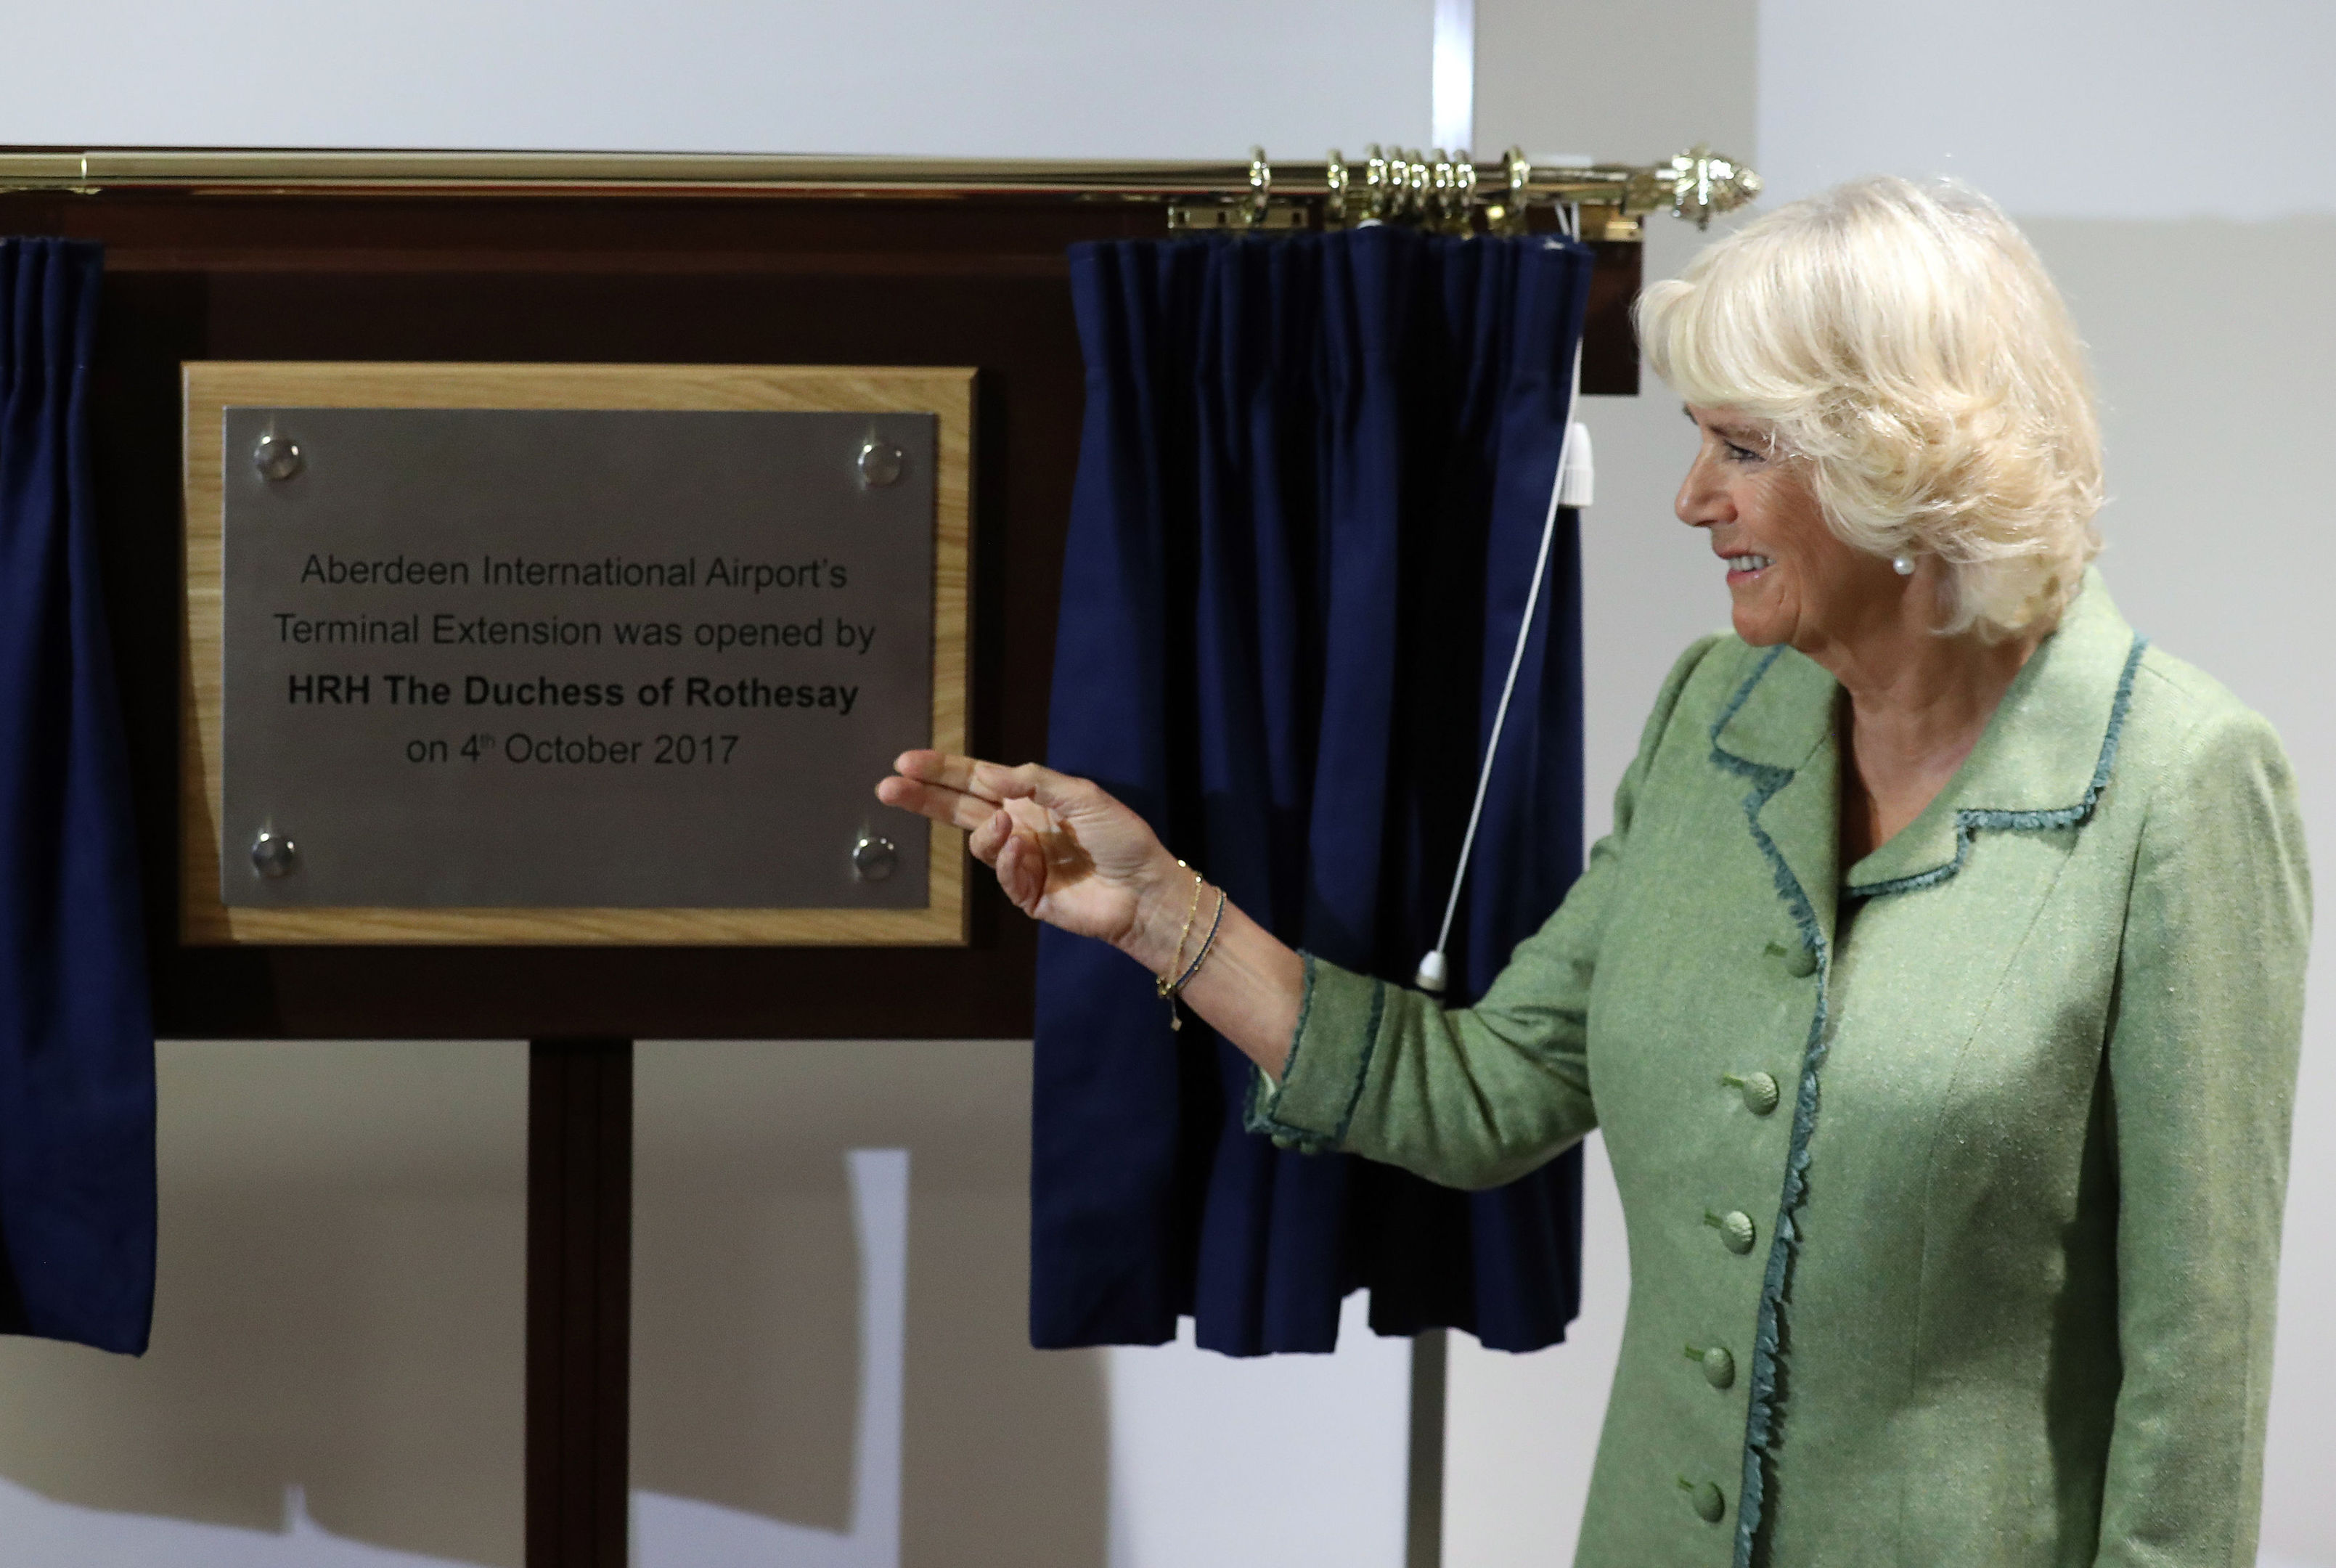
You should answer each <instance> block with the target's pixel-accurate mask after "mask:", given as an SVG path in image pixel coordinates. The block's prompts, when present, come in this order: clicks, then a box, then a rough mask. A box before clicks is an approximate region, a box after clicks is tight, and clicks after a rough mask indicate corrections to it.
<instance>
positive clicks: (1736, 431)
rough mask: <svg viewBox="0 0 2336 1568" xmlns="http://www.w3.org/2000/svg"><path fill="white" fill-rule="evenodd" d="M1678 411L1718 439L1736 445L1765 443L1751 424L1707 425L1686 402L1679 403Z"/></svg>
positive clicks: (1689, 421)
mask: <svg viewBox="0 0 2336 1568" xmlns="http://www.w3.org/2000/svg"><path fill="white" fill-rule="evenodd" d="M1679 412H1680V413H1681V414H1686V415H1687V422H1688V423H1689V424H1692V425H1694V426H1695V427H1696V428H1697V429H1698V430H1707V429H1708V430H1709V431H1710V432H1711V433H1712V434H1714V435H1717V436H1718V437H1719V438H1720V439H1722V440H1723V441H1732V442H1734V443H1736V444H1737V445H1738V446H1761V445H1764V444H1766V443H1765V441H1764V438H1763V437H1762V436H1761V434H1760V433H1759V432H1758V431H1757V430H1754V429H1753V428H1752V427H1751V426H1749V425H1746V424H1712V425H1707V424H1704V423H1703V421H1701V420H1699V419H1698V418H1697V417H1696V416H1695V410H1693V409H1692V408H1689V406H1688V405H1687V404H1679Z"/></svg>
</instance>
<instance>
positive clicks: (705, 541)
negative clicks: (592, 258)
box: [219, 408, 937, 909]
mask: <svg viewBox="0 0 2336 1568" xmlns="http://www.w3.org/2000/svg"><path fill="white" fill-rule="evenodd" d="M225 420H226V431H225V435H226V452H225V459H224V465H225V473H224V475H223V478H224V480H225V486H224V493H225V496H226V508H225V517H224V528H225V538H224V548H225V579H224V586H225V602H224V606H223V614H222V624H223V658H224V660H225V669H224V671H223V676H224V696H225V700H224V710H223V711H224V720H225V722H224V725H223V733H224V742H223V745H222V752H223V759H222V769H223V775H224V786H225V793H224V808H223V822H222V824H221V825H222V829H223V832H224V834H225V844H224V851H225V852H224V854H223V855H222V858H221V868H220V888H219V891H220V896H221V898H222V900H223V901H225V902H227V903H229V904H230V905H242V906H258V907H263V908H297V907H303V906H335V905H376V906H386V907H393V908H445V907H453V908H462V907H474V908H556V907H610V908H644V909H653V908H691V909H788V908H818V909H833V908H854V907H857V908H865V909H900V908H921V907H923V905H924V904H925V902H926V890H925V883H926V856H927V842H928V841H927V836H926V833H925V828H924V823H922V822H921V820H920V819H916V818H912V817H910V816H909V815H908V814H907V813H900V812H892V811H887V810H885V809H884V808H883V807H882V806H881V805H879V804H878V803H877V802H876V800H875V798H874V795H873V794H872V791H873V789H874V786H875V784H876V781H877V780H878V779H880V778H881V777H883V776H884V774H885V773H886V772H887V771H889V768H890V765H891V759H892V758H893V756H894V755H897V754H898V753H900V751H901V750H903V749H905V748H907V747H910V746H918V745H926V744H929V741H930V736H931V733H932V664H933V647H932V635H933V559H934V544H933V529H934V498H935V489H934V478H935V468H934V462H935V441H936V436H937V422H936V420H935V419H934V417H933V416H932V415H930V414H824V413H822V414H805V413H671V412H646V411H643V412H634V411H621V412H600V411H581V410H579V411H568V410H560V411H532V410H530V411H509V410H486V409H458V410H445V409H313V408H230V409H229V410H228V411H227V412H226V414H225ZM270 435H273V436H275V437H277V438H278V439H279V440H288V441H289V442H291V443H294V444H295V445H297V448H298V453H299V456H298V467H297V472H294V473H293V474H292V475H291V476H290V477H289V478H280V479H271V478H268V477H267V476H265V475H263V474H262V473H261V472H260V471H259V469H258V467H257V466H256V465H255V463H254V462H253V453H254V452H255V450H256V449H257V448H258V444H259V443H260V442H261V441H262V440H263V439H265V438H267V437H268V436H270ZM871 439H874V440H876V441H879V442H881V443H890V445H891V446H892V447H894V448H897V449H898V451H899V452H900V453H901V454H902V457H903V461H902V462H901V463H900V465H899V473H898V477H897V479H894V480H893V481H892V482H890V483H883V484H878V483H871V482H868V480H867V479H866V478H865V477H864V476H863V473H862V469H861V463H860V461H859V460H860V454H861V449H862V447H863V445H864V444H865V443H868V442H869V441H870V440H871ZM279 450H280V449H279ZM278 466H279V467H280V466H281V465H280V464H279V465H278ZM876 468H877V472H880V473H882V472H889V471H888V470H886V469H885V468H884V467H883V465H881V464H878V465H876ZM263 832H266V833H272V834H274V835H276V836H277V838H278V839H287V840H289V841H290V842H291V843H292V845H293V854H292V858H291V868H290V870H289V871H288V872H283V874H281V875H276V876H267V875H263V874H261V872H259V871H258V869H257V868H256V867H255V865H254V863H253V861H252V857H251V854H250V849H251V846H252V844H253V842H255V840H256V839H257V838H258V835H259V834H260V833H263ZM865 833H876V834H881V836H882V837H883V838H885V839H887V840H889V841H891V842H892V843H893V844H894V845H896V846H897V850H898V853H897V856H896V857H895V859H894V866H895V869H893V870H892V872H891V874H890V875H889V876H886V877H883V878H882V879H881V880H871V879H870V878H869V877H867V876H865V875H863V874H862V873H861V872H860V871H858V870H855V868H854V865H853V848H854V846H855V844H856V843H858V842H859V841H860V840H861V836H862V835H863V834H865ZM862 858H863V859H865V858H866V857H865V856H863V857H862ZM277 869H279V870H280V869H281V868H280V866H279V867H278V868H277Z"/></svg>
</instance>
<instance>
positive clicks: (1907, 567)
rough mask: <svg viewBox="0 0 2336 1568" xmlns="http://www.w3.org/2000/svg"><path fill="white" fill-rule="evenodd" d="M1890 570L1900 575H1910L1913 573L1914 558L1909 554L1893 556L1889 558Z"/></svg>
mask: <svg viewBox="0 0 2336 1568" xmlns="http://www.w3.org/2000/svg"><path fill="white" fill-rule="evenodd" d="M1890 570H1893V571H1894V572H1896V573H1897V574H1898V575H1899V576H1900V577H1912V576H1913V575H1914V558H1913V556H1911V555H1898V556H1893V557H1891V558H1890Z"/></svg>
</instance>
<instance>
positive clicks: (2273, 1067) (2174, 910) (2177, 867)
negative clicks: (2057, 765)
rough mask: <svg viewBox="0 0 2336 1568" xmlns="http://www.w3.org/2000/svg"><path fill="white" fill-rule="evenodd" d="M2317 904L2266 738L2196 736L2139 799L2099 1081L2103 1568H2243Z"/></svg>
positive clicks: (2259, 730)
mask: <svg viewBox="0 0 2336 1568" xmlns="http://www.w3.org/2000/svg"><path fill="white" fill-rule="evenodd" d="M2311 924H2312V889H2311V877H2310V872H2309V871H2308V869H2307V867H2306V864H2305V858H2304V841H2303V827H2302V822H2301V820H2300V818H2299V815H2298V812H2297V808H2296V799H2295V788H2294V783H2293V780H2292V775H2291V774H2290V773H2289V770H2288V765H2287V758H2286V756H2285V755H2283V754H2282V751H2281V749H2280V745H2279V741H2278V739H2277V737H2276V736H2275V735H2273V733H2272V730H2271V726H2269V725H2268V724H2266V723H2265V722H2264V721H2263V720H2262V719H2261V718H2259V717H2257V716H2254V715H2253V714H2250V713H2244V712H2234V711H2224V712H2223V713H2220V714H2217V715H2215V716H2211V717H2209V718H2207V719H2205V720H2203V721H2201V723H2200V724H2199V725H2198V726H2195V728H2194V729H2193V731H2192V732H2191V734H2190V735H2189V736H2188V737H2187V739H2186V740H2185V743H2184V745H2183V748H2182V755H2181V756H2180V758H2179V759H2178V761H2177V764H2176V765H2175V769H2174V770H2173V772H2172V773H2171V774H2169V775H2167V776H2166V779H2165V781H2164V782H2163V783H2162V784H2161V785H2160V786H2159V789H2158V792H2157V794H2156V797H2155V798H2154V799H2153V800H2152V801H2151V803H2150V805H2149V814H2148V818H2147V820H2146V823H2144V826H2143V829H2142V834H2141V845H2140V852H2139V855H2138V859H2137V862H2136V866H2135V872H2134V883H2133V891H2132V894H2131V896H2130V899H2129V900H2128V901H2127V913H2126V930H2125V940H2124V950H2123V953H2122V955H2121V957H2120V959H2119V960H2118V973H2117V1010H2116V1013H2115V1016H2114V1021H2113V1023H2112V1024H2111V1027H2110V1035H2109V1042H2108V1074H2109V1096H2110V1107H2111V1115H2112V1117H2113V1126H2114V1138H2115V1149H2116V1155H2117V1182H2118V1214H2117V1341H2118V1348H2119V1350H2120V1352H2121V1355H2122V1359H2123V1363H2124V1367H2123V1378H2122V1381H2121V1382H2120V1385H2119V1388H2118V1392H2117V1407H2116V1421H2115V1426H2114V1427H2113V1428H2112V1431H2111V1434H2110V1440H2109V1453H2108V1467H2107V1479H2106V1484H2105V1486H2104V1489H2103V1496H2102V1514H2101V1538H2100V1553H2099V1556H2098V1563H2100V1564H2102V1568H2108V1565H2111V1564H2115V1565H2116V1568H2141V1565H2144V1564H2146V1565H2148V1568H2177V1565H2179V1568H2193V1565H2195V1568H2205V1565H2206V1564H2210V1563H2211V1564H2214V1565H2215V1568H2223V1565H2225V1564H2251V1563H2253V1562H2254V1560H2255V1533H2256V1529H2257V1525H2258V1522H2259V1514H2260V1512H2261V1506H2262V1495H2263V1423H2264V1414H2265V1410H2266V1408H2267V1406H2268V1402H2269V1396H2270V1389H2271V1369H2272V1322H2273V1310H2274V1308H2275V1305H2276V1298H2277V1294H2278V1287H2279V1239H2280V1208H2281V1204H2282V1201H2283V1199H2284V1197H2285V1193H2286V1187H2287V1158H2288V1125H2289V1119H2290V1115H2291V1111H2292V1105H2293V1100H2294V1093H2295V1076H2296V1058H2297V1054H2298V1050H2299V1047H2300V1045H2301V1040H2302V1018H2303V974H2304V963H2305V959H2306V956H2307V950H2308V948H2309V946H2310V942H2311Z"/></svg>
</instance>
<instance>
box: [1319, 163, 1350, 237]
mask: <svg viewBox="0 0 2336 1568" xmlns="http://www.w3.org/2000/svg"><path fill="white" fill-rule="evenodd" d="M1346 226H1347V155H1346V154H1345V153H1343V152H1341V151H1338V149H1337V148H1335V147H1333V148H1332V149H1330V156H1329V158H1327V159H1325V160H1324V161H1323V165H1322V227H1323V228H1325V229H1344V228H1345V227H1346Z"/></svg>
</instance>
